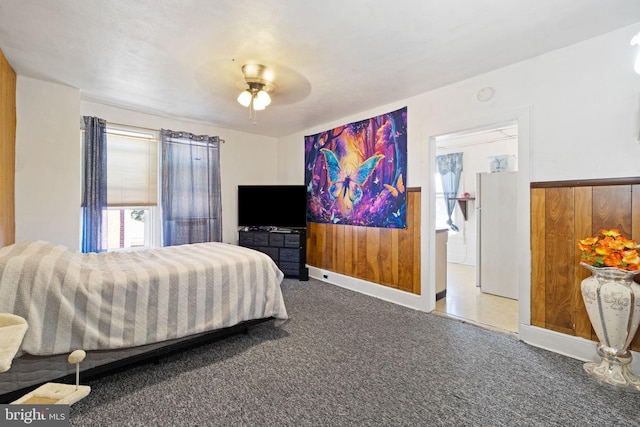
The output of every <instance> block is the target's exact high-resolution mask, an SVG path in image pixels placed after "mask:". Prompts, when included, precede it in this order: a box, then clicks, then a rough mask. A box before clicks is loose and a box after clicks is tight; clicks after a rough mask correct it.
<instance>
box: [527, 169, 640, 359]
mask: <svg viewBox="0 0 640 427" xmlns="http://www.w3.org/2000/svg"><path fill="white" fill-rule="evenodd" d="M611 228H617V229H619V230H620V232H621V233H622V234H623V235H624V236H626V237H630V238H632V239H635V240H636V241H638V242H640V178H629V179H611V180H589V181H570V182H552V183H532V184H531V262H532V265H531V324H532V325H534V326H539V327H542V328H545V329H550V330H553V331H558V332H562V333H565V334H569V335H575V336H579V337H583V338H586V339H590V340H593V341H598V338H597V336H596V335H595V332H594V331H593V329H592V327H591V323H590V321H589V316H588V315H587V312H586V309H585V306H584V302H583V300H582V295H581V293H580V282H581V281H582V279H584V278H585V277H588V276H589V274H590V273H589V271H588V270H587V269H586V268H583V267H581V266H580V251H579V250H578V247H577V244H578V240H579V239H584V238H586V237H589V236H595V235H597V234H598V232H599V231H600V230H601V229H611ZM631 349H632V350H636V351H640V334H636V337H635V339H634V341H633V342H632V344H631Z"/></svg>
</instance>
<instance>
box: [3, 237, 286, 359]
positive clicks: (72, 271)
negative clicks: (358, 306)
mask: <svg viewBox="0 0 640 427" xmlns="http://www.w3.org/2000/svg"><path fill="white" fill-rule="evenodd" d="M282 278H283V274H282V272H281V271H280V270H279V269H278V267H277V266H276V265H275V263H274V262H273V261H272V260H271V258H269V257H268V256H267V255H265V254H263V253H260V252H257V251H254V250H251V249H247V248H243V247H239V246H234V245H230V244H225V243H198V244H192V245H182V246H171V247H165V248H161V249H154V250H142V251H132V252H106V253H100V254H95V253H90V254H83V253H80V252H73V251H70V250H69V249H67V248H65V247H64V246H56V245H52V244H51V243H48V242H44V241H28V242H22V243H17V244H14V245H10V246H7V247H4V248H1V249H0V312H8V313H13V314H17V315H19V316H22V317H24V318H25V319H27V322H28V324H29V329H28V330H27V333H26V335H25V337H24V340H23V342H22V347H21V351H20V353H24V352H26V353H29V354H33V355H51V354H59V353H67V352H70V351H73V350H76V349H83V350H103V349H117V348H125V347H133V346H139V345H143V344H147V343H153V342H160V341H165V340H168V339H172V338H179V337H184V336H188V335H191V334H195V333H199V332H204V331H209V330H214V329H219V328H224V327H227V326H233V325H235V324H238V323H240V322H242V321H245V320H252V319H259V318H267V317H274V318H276V319H283V320H284V319H287V311H286V308H285V305H284V300H283V298H282V293H281V290H280V283H281V282H282Z"/></svg>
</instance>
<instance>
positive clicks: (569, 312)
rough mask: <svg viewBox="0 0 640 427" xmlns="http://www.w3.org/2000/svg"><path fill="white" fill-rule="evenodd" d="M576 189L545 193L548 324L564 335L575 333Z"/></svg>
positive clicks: (545, 314)
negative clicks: (574, 226)
mask: <svg viewBox="0 0 640 427" xmlns="http://www.w3.org/2000/svg"><path fill="white" fill-rule="evenodd" d="M573 194H574V193H573V189H572V188H549V189H547V191H546V193H545V220H544V221H545V247H544V253H545V280H546V286H545V303H546V308H545V313H544V317H545V323H546V326H547V328H549V329H552V330H554V331H558V332H563V333H573V332H574V315H575V295H574V283H573V275H574V273H575V272H574V270H575V265H574V248H575V245H576V244H575V241H574V240H573V239H572V237H573V235H574V232H573Z"/></svg>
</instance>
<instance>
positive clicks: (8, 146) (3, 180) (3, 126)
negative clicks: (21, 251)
mask: <svg viewBox="0 0 640 427" xmlns="http://www.w3.org/2000/svg"><path fill="white" fill-rule="evenodd" d="M15 163H16V73H15V72H14V71H13V69H12V68H11V65H9V62H8V61H7V59H6V58H5V57H4V54H3V53H2V51H0V247H3V246H7V245H10V244H13V243H15V239H16V225H15Z"/></svg>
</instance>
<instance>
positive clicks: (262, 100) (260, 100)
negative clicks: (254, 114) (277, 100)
mask: <svg viewBox="0 0 640 427" xmlns="http://www.w3.org/2000/svg"><path fill="white" fill-rule="evenodd" d="M254 102H255V103H257V104H260V105H262V106H263V107H262V108H263V109H264V107H266V106H267V105H269V104H271V97H270V96H269V94H268V93H267V92H265V91H264V90H262V89H261V90H260V91H258V93H257V94H256V98H255V101H254Z"/></svg>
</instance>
